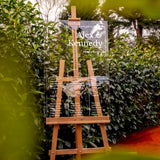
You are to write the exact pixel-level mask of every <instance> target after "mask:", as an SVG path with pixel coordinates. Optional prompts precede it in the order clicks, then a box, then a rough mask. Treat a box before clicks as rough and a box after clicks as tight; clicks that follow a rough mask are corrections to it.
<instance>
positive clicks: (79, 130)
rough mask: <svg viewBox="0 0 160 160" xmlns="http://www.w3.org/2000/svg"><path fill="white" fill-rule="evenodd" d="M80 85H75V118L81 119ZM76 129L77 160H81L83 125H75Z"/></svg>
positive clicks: (76, 83)
mask: <svg viewBox="0 0 160 160" xmlns="http://www.w3.org/2000/svg"><path fill="white" fill-rule="evenodd" d="M80 88H81V86H80V83H79V82H75V83H74V91H75V118H76V117H81V106H80ZM75 129H76V133H75V134H76V148H77V150H78V152H77V155H76V160H81V152H82V147H83V144H82V126H81V124H77V125H75Z"/></svg>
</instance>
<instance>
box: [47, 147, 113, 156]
mask: <svg viewBox="0 0 160 160" xmlns="http://www.w3.org/2000/svg"><path fill="white" fill-rule="evenodd" d="M110 150H111V149H110V147H109V148H107V149H106V148H105V147H98V148H82V150H81V152H80V154H89V153H96V152H106V151H110ZM77 153H78V150H77V149H61V150H56V155H71V154H77ZM51 154H52V152H51V151H49V155H51Z"/></svg>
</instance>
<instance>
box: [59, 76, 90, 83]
mask: <svg viewBox="0 0 160 160" xmlns="http://www.w3.org/2000/svg"><path fill="white" fill-rule="evenodd" d="M90 80H91V78H90V77H78V78H77V77H63V78H60V77H57V78H56V81H57V82H58V81H63V82H73V81H79V82H86V81H90Z"/></svg>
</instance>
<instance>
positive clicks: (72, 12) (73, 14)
mask: <svg viewBox="0 0 160 160" xmlns="http://www.w3.org/2000/svg"><path fill="white" fill-rule="evenodd" d="M71 16H72V18H77V17H76V6H71Z"/></svg>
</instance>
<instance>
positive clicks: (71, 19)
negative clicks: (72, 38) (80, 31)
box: [68, 18, 81, 21]
mask: <svg viewBox="0 0 160 160" xmlns="http://www.w3.org/2000/svg"><path fill="white" fill-rule="evenodd" d="M80 20H81V18H68V21H80Z"/></svg>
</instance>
